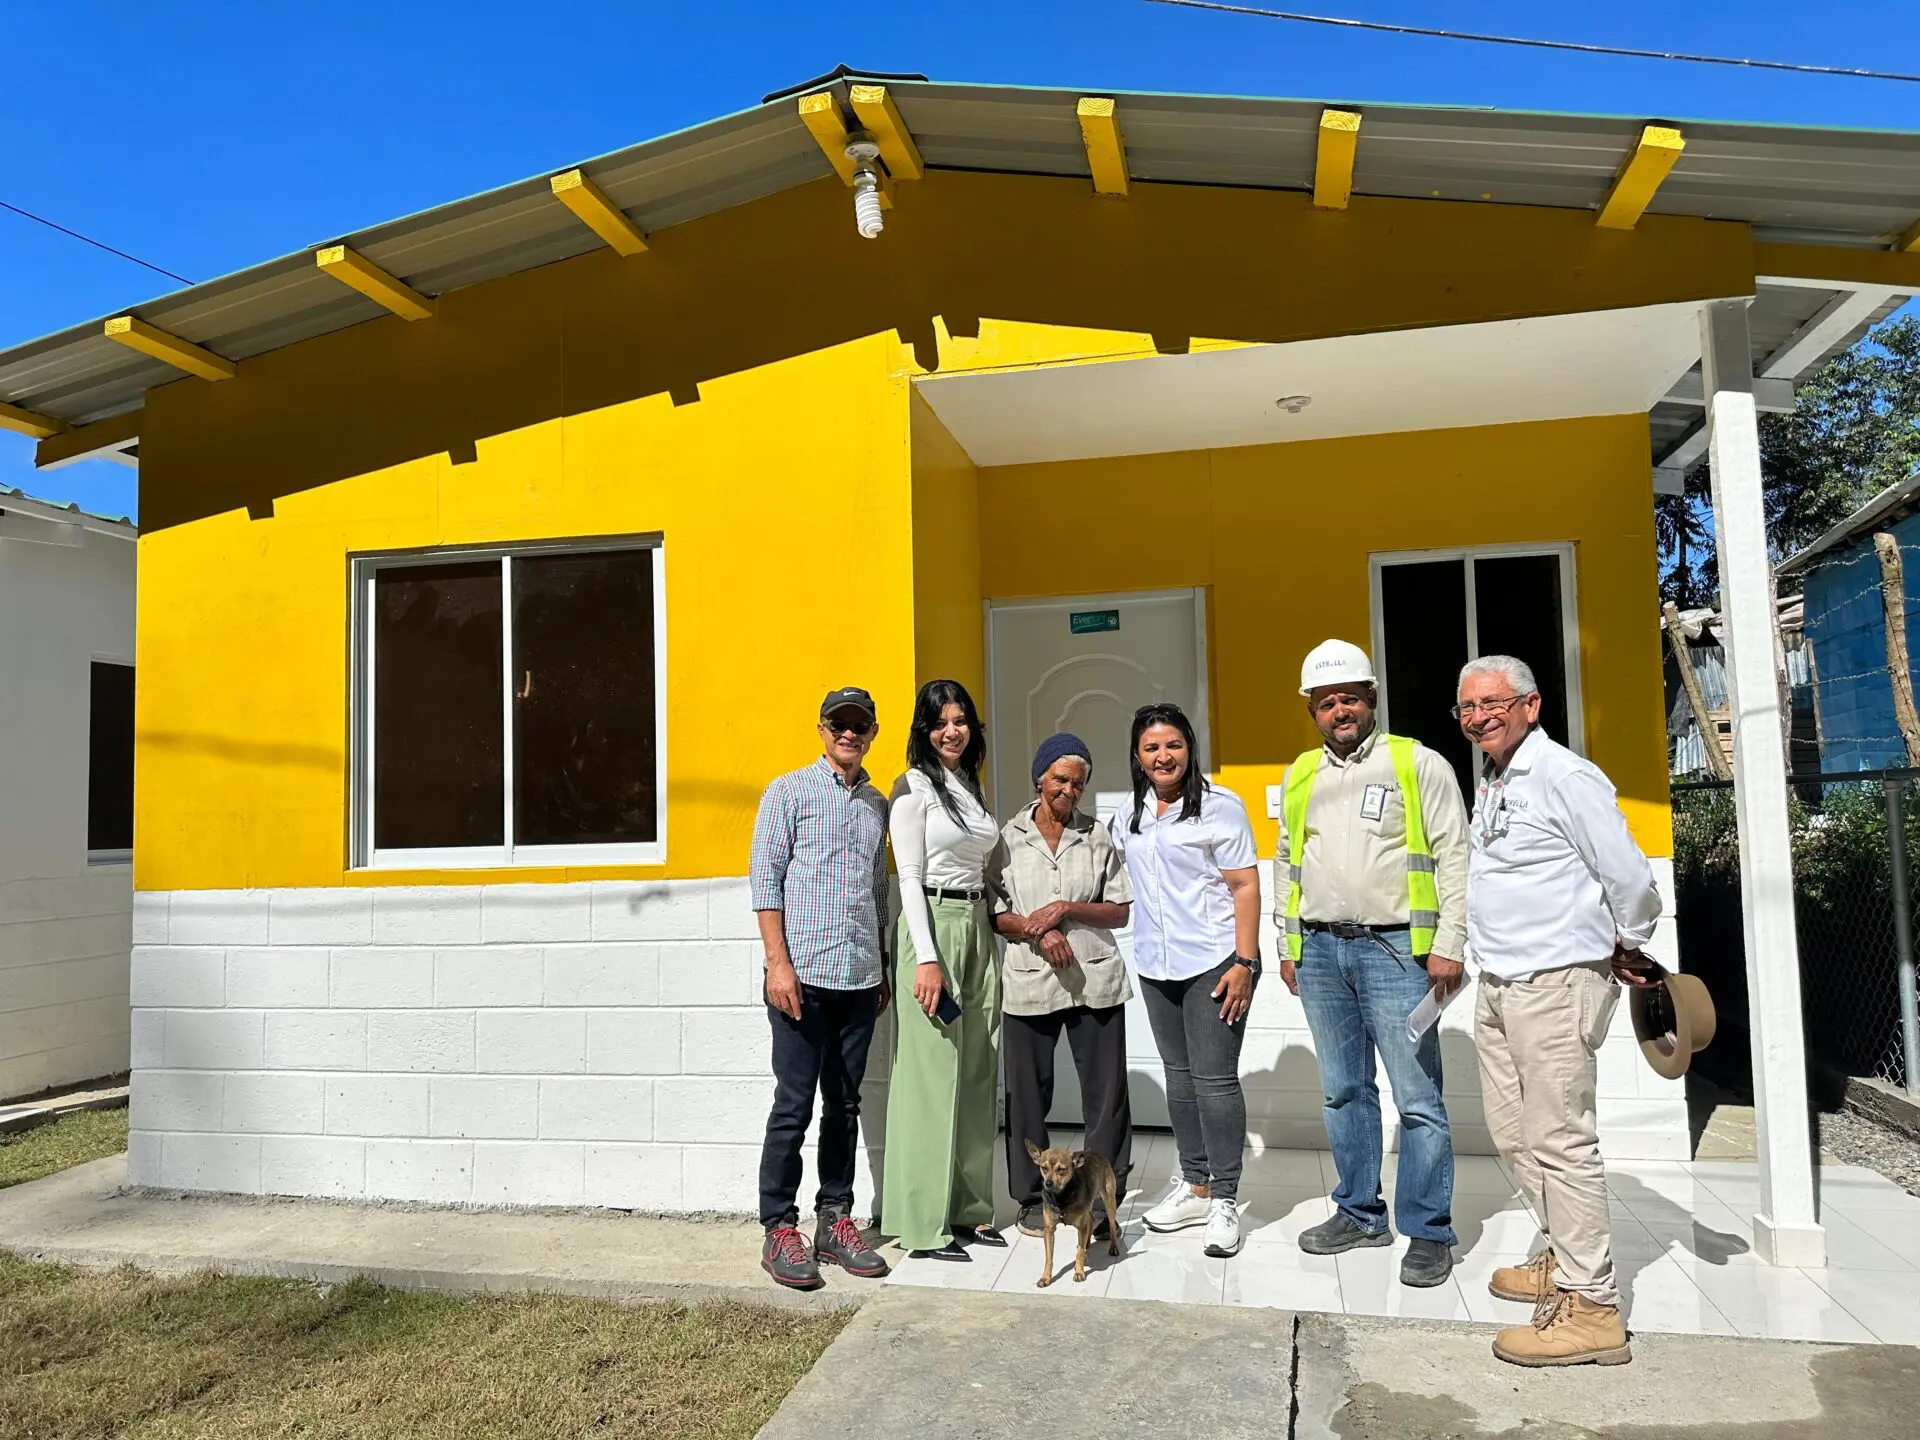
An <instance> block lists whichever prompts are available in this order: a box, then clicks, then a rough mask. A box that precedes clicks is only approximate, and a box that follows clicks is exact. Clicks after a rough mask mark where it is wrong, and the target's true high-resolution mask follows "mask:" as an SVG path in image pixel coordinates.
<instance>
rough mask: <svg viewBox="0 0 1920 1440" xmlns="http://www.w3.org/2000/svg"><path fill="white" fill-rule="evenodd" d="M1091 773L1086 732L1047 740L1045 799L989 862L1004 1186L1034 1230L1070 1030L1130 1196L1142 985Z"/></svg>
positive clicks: (1083, 1081)
mask: <svg viewBox="0 0 1920 1440" xmlns="http://www.w3.org/2000/svg"><path fill="white" fill-rule="evenodd" d="M1092 776H1093V758H1092V757H1091V756H1090V755H1089V754H1088V753H1087V747H1086V745H1085V744H1084V743H1083V742H1082V741H1081V740H1080V739H1079V738H1078V737H1077V736H1073V735H1055V736H1052V737H1051V738H1049V739H1048V740H1046V741H1045V742H1044V743H1042V745H1041V746H1040V750H1039V753H1037V754H1036V755H1035V756H1034V757H1033V788H1034V790H1035V791H1036V792H1037V795H1038V798H1037V799H1036V800H1035V801H1034V802H1033V803H1032V804H1030V805H1028V806H1026V807H1025V808H1023V809H1022V810H1021V811H1020V813H1019V814H1018V815H1016V816H1015V817H1014V818H1013V819H1012V820H1010V821H1008V822H1007V825H1006V828H1005V829H1004V830H1002V831H1001V832H1000V843H999V844H998V845H996V846H995V847H994V850H993V854H992V855H991V856H990V857H988V860H987V869H986V882H987V889H988V891H989V892H990V894H991V895H992V898H993V910H994V917H993V925H994V929H996V930H998V931H999V932H1000V934H1001V935H1003V936H1005V937H1006V941H1007V950H1006V956H1005V959H1004V961H1003V962H1002V963H1003V975H1002V980H1001V986H1000V993H1001V1005H1002V1008H1003V1009H1004V1011H1005V1017H1004V1020H1003V1023H1002V1028H1001V1032H1000V1053H1001V1057H1002V1059H1003V1061H1004V1064H1005V1069H1006V1077H1007V1188H1008V1189H1009V1190H1010V1191H1011V1192H1012V1194H1013V1199H1014V1203H1015V1204H1017V1205H1018V1206H1019V1207H1020V1228H1021V1230H1022V1231H1024V1232H1025V1233H1027V1234H1029V1235H1037V1234H1039V1233H1040V1218H1041V1217H1040V1171H1039V1169H1038V1168H1037V1167H1036V1166H1035V1165H1034V1163H1033V1161H1032V1159H1031V1158H1029V1156H1028V1154H1027V1142H1028V1141H1029V1140H1031V1141H1032V1142H1033V1143H1034V1144H1035V1145H1037V1146H1039V1147H1040V1148H1041V1149H1045V1148H1046V1147H1047V1111H1048V1110H1050V1109H1052V1108H1053V1057H1054V1051H1055V1050H1056V1049H1057V1048H1058V1046H1059V1043H1060V1036H1061V1034H1062V1033H1063V1032H1064V1033H1065V1034H1066V1037H1067V1043H1068V1045H1069V1046H1071V1047H1072V1049H1073V1064H1074V1069H1075V1070H1077V1071H1078V1072H1079V1075H1080V1095H1081V1100H1082V1105H1083V1108H1084V1111H1085V1114H1086V1126H1087V1141H1086V1148H1087V1149H1089V1150H1094V1151H1097V1152H1098V1153H1100V1154H1101V1155H1104V1156H1105V1157H1106V1158H1107V1159H1108V1160H1109V1161H1110V1162H1111V1163H1112V1165H1113V1170H1114V1174H1115V1175H1116V1176H1118V1177H1119V1181H1120V1188H1121V1190H1122V1191H1123V1192H1124V1191H1125V1189H1126V1183H1127V1169H1128V1167H1129V1165H1130V1164H1131V1160H1132V1147H1133V1117H1132V1112H1131V1110H1130V1108H1129V1106H1128V1102H1127V1015H1126V1004H1127V1001H1128V1000H1129V999H1130V998H1131V997H1132V995H1133V987H1132V986H1131V985H1130V984H1129V983H1128V981H1127V963H1126V961H1125V960H1123V959H1122V958H1121V956H1120V947H1119V946H1118V945H1116V944H1115V943H1114V938H1113V932H1114V929H1115V927H1117V926H1121V925H1125V924H1126V923H1127V913H1128V910H1129V908H1130V903H1131V901H1132V899H1133V892H1132V890H1131V889H1130V888H1129V887H1128V884H1127V872H1126V868H1125V867H1124V866H1123V865H1122V864H1121V863H1120V855H1119V852H1118V851H1116V850H1115V849H1114V846H1113V838H1112V836H1111V835H1110V834H1109V833H1108V831H1107V827H1106V826H1104V825H1096V824H1095V823H1094V822H1093V819H1092V818H1091V817H1090V816H1088V815H1086V814H1084V813H1082V812H1081V810H1080V809H1079V804H1080V796H1081V794H1082V793H1083V792H1084V791H1085V790H1086V788H1087V782H1088V781H1089V780H1090V779H1091V778H1092ZM1107 1218H1108V1220H1109V1222H1111V1220H1112V1219H1113V1217H1107Z"/></svg>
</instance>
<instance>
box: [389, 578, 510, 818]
mask: <svg viewBox="0 0 1920 1440" xmlns="http://www.w3.org/2000/svg"><path fill="white" fill-rule="evenodd" d="M373 610H374V613H373V669H374V676H373V706H374V717H373V731H374V738H373V825H374V835H373V843H374V845H375V846H376V847H378V848H380V849H417V848H420V847H423V846H460V845H498V844H500V843H501V842H502V841H503V840H504V838H505V836H504V834H503V830H504V816H503V814H502V812H503V810H504V808H505V801H504V797H505V788H504V783H505V782H504V774H505V767H504V759H505V757H504V756H503V754H502V751H503V749H504V746H503V745H502V744H501V732H502V728H503V727H502V723H501V675H500V562H499V561H498V560H479V561H472V562H464V563H460V564H451V565H412V566H404V567H396V568H394V569H390V570H382V571H380V572H379V573H378V574H376V575H375V576H374V581H373Z"/></svg>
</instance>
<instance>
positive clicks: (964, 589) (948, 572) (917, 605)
mask: <svg viewBox="0 0 1920 1440" xmlns="http://www.w3.org/2000/svg"><path fill="white" fill-rule="evenodd" d="M911 434H912V437H913V650H914V675H915V678H916V679H917V680H918V681H919V683H921V684H923V685H924V684H925V683H926V682H927V681H929V680H941V679H951V680H958V681H959V682H960V683H961V684H962V685H965V686H966V687H967V690H968V692H969V693H970V694H971V695H972V696H973V699H974V703H975V704H976V705H978V706H979V707H980V708H981V711H982V712H983V713H984V712H985V710H986V705H987V686H986V672H987V664H986V617H985V612H984V611H983V610H982V608H981V593H980V472H979V471H978V470H977V469H976V468H975V466H974V463H973V461H972V460H971V459H970V458H969V457H968V455H967V452H966V451H965V450H964V449H963V448H961V445H960V442H959V441H957V440H955V439H954V438H953V434H952V432H951V431H949V430H948V429H947V427H946V426H945V425H943V424H941V423H940V417H939V416H938V415H936V414H934V413H933V407H932V406H931V405H929V404H927V402H926V401H925V400H924V399H923V398H921V395H920V393H919V392H918V391H917V390H916V391H915V392H914V394H913V401H912V430H911ZM899 740H900V743H902V744H904V743H905V736H904V734H902V735H901V736H900V737H899ZM895 748H897V747H895Z"/></svg>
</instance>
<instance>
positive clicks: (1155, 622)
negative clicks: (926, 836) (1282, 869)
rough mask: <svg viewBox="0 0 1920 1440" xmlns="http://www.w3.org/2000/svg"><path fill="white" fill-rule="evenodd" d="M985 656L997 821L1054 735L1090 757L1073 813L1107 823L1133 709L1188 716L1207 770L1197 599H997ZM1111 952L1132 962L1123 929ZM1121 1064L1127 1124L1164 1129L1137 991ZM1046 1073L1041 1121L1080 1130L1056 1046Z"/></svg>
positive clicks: (1122, 773)
mask: <svg viewBox="0 0 1920 1440" xmlns="http://www.w3.org/2000/svg"><path fill="white" fill-rule="evenodd" d="M987 650H988V666H989V672H990V673H989V691H988V693H989V708H988V722H987V723H988V725H989V726H990V727H991V729H990V730H989V739H990V741H991V745H990V750H991V755H992V759H993V782H994V799H995V802H996V813H997V814H998V815H999V817H1000V819H1001V822H1002V823H1003V824H1004V823H1005V821H1006V820H1007V819H1008V818H1009V817H1011V816H1012V815H1013V814H1014V813H1015V812H1016V811H1018V810H1019V809H1020V808H1021V807H1022V806H1024V805H1027V804H1029V803H1031V801H1032V799H1033V785H1032V783H1031V767H1032V761H1033V754H1034V751H1035V750H1037V749H1038V748H1039V746H1040V742H1041V741H1042V740H1044V739H1046V738H1047V737H1048V736H1049V735H1052V734H1055V733H1056V732H1058V731H1061V730H1070V731H1072V732H1073V733H1074V734H1075V735H1078V736H1079V737H1080V738H1081V739H1082V740H1084V741H1086V742H1087V748H1088V749H1089V750H1090V751H1092V752H1093V784H1092V786H1091V793H1090V794H1089V795H1088V797H1087V798H1086V800H1084V801H1083V802H1082V805H1083V808H1086V809H1088V810H1091V811H1093V812H1094V813H1095V814H1096V815H1097V816H1098V818H1099V819H1101V820H1103V821H1104V820H1106V819H1108V818H1109V817H1110V816H1111V815H1112V814H1113V813H1114V811H1115V810H1117V809H1118V808H1119V806H1120V804H1121V802H1122V801H1124V800H1125V799H1126V798H1127V795H1128V793H1129V784H1130V782H1129V780H1128V770H1127V741H1128V737H1129V734H1130V732H1131V727H1132V724H1133V713H1134V711H1136V710H1138V709H1139V708H1140V707H1141V706H1142V705H1152V704H1157V703H1161V702H1171V703H1172V704H1175V705H1178V706H1180V708H1181V709H1183V710H1185V711H1186V712H1187V715H1188V717H1189V718H1190V719H1191V720H1192V721H1193V726H1194V730H1195V732H1196V733H1197V735H1198V738H1199V741H1200V754H1199V757H1198V758H1199V761H1200V764H1201V766H1202V767H1203V768H1211V763H1210V756H1209V754H1208V740H1207V689H1206V674H1207V666H1206V596H1205V593H1204V592H1203V591H1200V590H1160V591H1152V592H1146V593H1133V594H1127V595H1090V596H1079V597H1073V598H1069V599H1064V600H1007V601H995V602H993V604H992V607H991V609H990V611H989V615H988V628H987ZM1120 948H1121V952H1122V954H1124V955H1125V956H1126V957H1127V963H1128V964H1132V960H1133V937H1132V935H1131V933H1126V932H1123V933H1122V935H1121V937H1120ZM1138 987H1139V982H1138V981H1137V980H1136V981H1135V989H1136V990H1137V989H1138ZM1127 1056H1128V1070H1129V1072H1130V1075H1131V1088H1132V1100H1133V1119H1134V1123H1135V1124H1139V1125H1165V1124H1166V1123H1167V1088H1166V1078H1165V1076H1164V1074H1163V1072H1162V1070H1161V1068H1160V1054H1159V1052H1158V1051H1157V1050H1156V1049H1155V1048H1154V1044H1153V1032H1152V1031H1151V1030H1150V1029H1149V1028H1148V1025H1147V1015H1146V1010H1145V1008H1144V1006H1143V1005H1142V1003H1141V999H1140V997H1139V995H1138V994H1136V995H1135V996H1134V998H1133V1000H1132V1001H1131V1002H1130V1003H1129V1004H1128V1006H1127ZM1054 1076H1055V1079H1054V1101H1053V1113H1052V1116H1051V1117H1050V1118H1051V1119H1052V1120H1053V1121H1054V1122H1056V1123H1058V1124H1063V1125H1075V1124H1079V1123H1080V1119H1081V1109H1080V1085H1079V1081H1078V1079H1077V1077H1076V1076H1075V1074H1074V1069H1073V1056H1072V1054H1071V1053H1070V1052H1069V1051H1068V1049H1067V1045H1066V1041H1065V1040H1064V1039H1062V1041H1061V1042H1060V1053H1059V1054H1058V1055H1057V1056H1056V1057H1055V1062H1054Z"/></svg>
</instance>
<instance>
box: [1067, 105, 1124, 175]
mask: <svg viewBox="0 0 1920 1440" xmlns="http://www.w3.org/2000/svg"><path fill="white" fill-rule="evenodd" d="M1075 113H1076V114H1077V115H1078V116H1079V119H1080V139H1081V142H1082V143H1083V144H1085V145H1086V147H1087V168H1088V169H1089V170H1091V171H1092V172H1093V190H1094V193H1095V194H1096V195H1125V194H1126V193H1127V147H1126V143H1125V141H1124V140H1123V139H1122V138H1121V135H1120V117H1119V116H1118V115H1117V114H1115V113H1114V103H1113V100H1112V98H1111V97H1109V96H1103V95H1088V96H1085V97H1083V98H1082V99H1081V101H1080V104H1079V105H1078V107H1076V110H1075Z"/></svg>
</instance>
